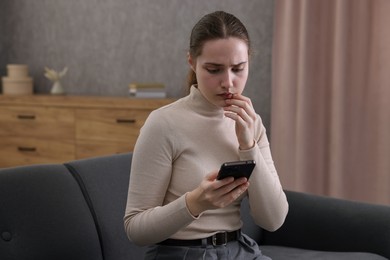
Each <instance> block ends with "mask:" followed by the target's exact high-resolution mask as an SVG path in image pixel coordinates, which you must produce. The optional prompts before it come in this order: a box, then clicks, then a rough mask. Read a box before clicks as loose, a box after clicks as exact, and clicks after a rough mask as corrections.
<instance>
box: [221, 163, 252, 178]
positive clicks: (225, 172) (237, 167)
mask: <svg viewBox="0 0 390 260" xmlns="http://www.w3.org/2000/svg"><path fill="white" fill-rule="evenodd" d="M255 166H256V162H255V161H254V160H248V161H236V162H225V163H223V164H222V165H221V169H220V170H219V173H218V176H217V180H221V179H224V178H226V177H234V179H237V178H241V177H245V178H247V179H249V177H250V176H251V174H252V171H253V169H254V168H255Z"/></svg>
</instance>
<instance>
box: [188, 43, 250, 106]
mask: <svg viewBox="0 0 390 260" xmlns="http://www.w3.org/2000/svg"><path fill="white" fill-rule="evenodd" d="M188 61H189V63H190V65H191V68H192V69H193V70H194V71H195V73H196V79H197V81H198V89H199V91H200V92H201V93H202V95H203V96H204V97H205V98H206V99H207V100H208V101H209V102H210V103H212V104H214V105H216V106H219V107H224V106H226V102H225V100H226V99H228V98H231V97H232V95H231V94H241V93H242V91H243V90H244V88H245V84H246V81H247V79H248V71H249V56H248V46H247V44H246V43H245V42H244V41H243V40H240V39H239V38H234V37H229V38H227V39H216V40H210V41H207V42H205V44H204V45H203V49H202V52H201V55H200V56H198V57H196V58H195V59H193V58H192V57H191V56H189V58H188Z"/></svg>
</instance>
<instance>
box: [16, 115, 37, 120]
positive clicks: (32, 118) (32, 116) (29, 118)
mask: <svg viewBox="0 0 390 260" xmlns="http://www.w3.org/2000/svg"><path fill="white" fill-rule="evenodd" d="M18 118H19V119H27V120H34V119H35V115H18Z"/></svg>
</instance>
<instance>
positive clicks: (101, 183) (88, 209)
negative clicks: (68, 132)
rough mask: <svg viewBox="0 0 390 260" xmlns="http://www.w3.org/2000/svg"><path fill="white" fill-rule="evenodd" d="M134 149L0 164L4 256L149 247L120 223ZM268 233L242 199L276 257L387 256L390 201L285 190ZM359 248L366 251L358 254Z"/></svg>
mask: <svg viewBox="0 0 390 260" xmlns="http://www.w3.org/2000/svg"><path fill="white" fill-rule="evenodd" d="M130 164H131V154H121V155H113V156H106V157H99V158H91V159H85V160H77V161H72V162H69V163H65V164H56V165H32V166H24V167H15V168H8V169H0V259H2V260H11V259H12V260H29V259H34V260H37V259H39V260H46V259H50V260H53V259H56V260H62V259H64V260H65V259H66V260H70V259H72V260H78V259H82V260H88V259H90V260H100V259H105V260H130V259H137V260H138V259H142V256H143V253H144V251H145V248H140V247H137V246H135V245H134V244H132V243H131V242H129V241H128V239H127V237H126V235H125V233H124V228H123V221H122V219H123V215H124V210H125V203H126V196H127V188H128V180H129V172H130ZM286 193H287V196H288V200H289V203H290V211H289V214H288V216H287V220H286V222H285V224H284V225H283V227H282V228H281V229H279V230H278V231H276V232H273V233H270V232H266V231H264V230H262V229H261V228H259V227H257V226H255V225H254V224H253V222H252V220H251V218H250V216H249V213H248V212H249V211H248V208H247V205H246V202H244V203H243V212H244V213H243V221H244V223H245V224H244V227H243V230H244V232H246V233H247V234H249V235H250V236H252V237H253V238H254V239H256V240H257V241H258V242H259V244H261V248H262V250H263V253H264V254H266V255H269V256H270V257H272V258H273V259H300V260H304V259H386V258H390V207H386V206H378V205H370V204H363V203H357V202H350V201H344V200H337V199H332V198H326V197H318V196H312V195H308V194H302V193H296V192H289V191H287V192H286ZM358 252H361V253H358Z"/></svg>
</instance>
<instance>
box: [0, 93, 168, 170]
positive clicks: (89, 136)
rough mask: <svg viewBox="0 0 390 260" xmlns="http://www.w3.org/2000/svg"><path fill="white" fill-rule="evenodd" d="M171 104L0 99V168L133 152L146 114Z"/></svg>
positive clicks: (36, 97) (127, 100)
mask: <svg viewBox="0 0 390 260" xmlns="http://www.w3.org/2000/svg"><path fill="white" fill-rule="evenodd" d="M173 101H174V99H135V98H126V97H97V96H95V97H93V96H50V95H30V96H8V95H0V168H3V167H12V166H20V165H29V164H38V163H59V162H66V161H70V160H74V159H82V158H88V157H93V156H101V155H109V154H115V153H123V152H129V151H132V150H133V148H134V144H135V142H136V139H137V136H138V134H139V130H140V128H141V126H142V125H143V124H144V122H145V120H146V118H147V116H148V115H149V113H150V112H151V111H152V110H154V109H156V108H159V107H161V106H163V105H166V104H169V103H171V102H173Z"/></svg>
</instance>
